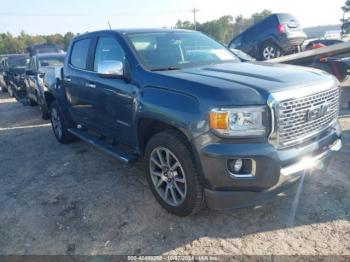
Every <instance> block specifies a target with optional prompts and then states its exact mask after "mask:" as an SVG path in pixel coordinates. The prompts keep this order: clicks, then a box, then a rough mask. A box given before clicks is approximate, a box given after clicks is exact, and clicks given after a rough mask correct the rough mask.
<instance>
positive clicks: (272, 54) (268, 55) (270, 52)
mask: <svg viewBox="0 0 350 262" xmlns="http://www.w3.org/2000/svg"><path fill="white" fill-rule="evenodd" d="M280 55H281V49H280V48H279V47H278V46H276V45H275V44H272V43H266V44H264V45H263V46H262V48H261V51H260V57H261V59H262V60H269V59H273V58H276V57H279V56H280Z"/></svg>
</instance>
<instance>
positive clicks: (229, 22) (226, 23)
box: [175, 0, 350, 44]
mask: <svg viewBox="0 0 350 262" xmlns="http://www.w3.org/2000/svg"><path fill="white" fill-rule="evenodd" d="M349 1H350V0H349ZM271 14H272V12H271V11H270V10H267V9H265V10H263V11H261V12H257V13H254V14H253V15H252V16H251V17H249V18H245V17H243V16H242V15H238V16H236V17H233V16H231V15H225V16H222V17H220V18H219V19H215V20H211V21H208V22H205V23H198V22H197V23H196V28H197V30H198V31H200V32H203V33H205V34H207V35H209V36H211V37H212V38H214V39H216V40H217V41H219V42H221V43H223V44H228V43H229V42H230V40H231V39H232V38H233V37H234V36H236V35H238V34H239V33H241V32H243V31H244V30H246V29H247V28H248V27H250V26H251V25H253V24H255V23H257V22H259V21H261V20H262V19H264V18H265V17H267V16H269V15H271ZM175 27H176V28H182V29H194V28H195V26H194V23H192V22H190V21H181V20H178V21H177V23H176V25H175Z"/></svg>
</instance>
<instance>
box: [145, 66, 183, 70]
mask: <svg viewBox="0 0 350 262" xmlns="http://www.w3.org/2000/svg"><path fill="white" fill-rule="evenodd" d="M180 69H181V68H180V67H173V66H169V67H161V68H155V69H152V70H151V71H170V70H180Z"/></svg>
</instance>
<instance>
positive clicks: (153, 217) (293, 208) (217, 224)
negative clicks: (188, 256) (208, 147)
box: [0, 104, 350, 254]
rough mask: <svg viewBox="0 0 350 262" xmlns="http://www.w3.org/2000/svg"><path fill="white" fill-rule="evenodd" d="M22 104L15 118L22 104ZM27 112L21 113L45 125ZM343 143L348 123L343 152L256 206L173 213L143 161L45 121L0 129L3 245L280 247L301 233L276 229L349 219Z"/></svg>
mask: <svg viewBox="0 0 350 262" xmlns="http://www.w3.org/2000/svg"><path fill="white" fill-rule="evenodd" d="M0 106H1V107H2V106H4V105H3V104H1V105H0ZM11 106H12V105H11ZM4 107H6V106H4ZM22 108H23V109H22ZM22 108H19V109H18V110H15V111H14V112H13V117H19V116H20V115H21V114H22V113H23V112H24V111H25V110H27V109H28V108H24V107H22ZM22 110H23V111H22ZM0 112H1V111H0ZM33 112H34V111H33ZM33 112H32V114H31V115H26V118H25V119H21V118H17V119H21V120H20V121H22V122H25V123H26V124H28V123H34V124H36V125H40V124H42V123H47V122H44V121H42V122H40V121H39V122H37V121H38V120H37V118H38V117H39V116H38V115H37V114H34V113H33ZM1 117H2V115H1V116H0V123H1V125H2V119H3V118H1ZM19 124H20V123H18V121H17V122H16V125H19ZM1 125H0V126H1ZM349 145H350V132H349V131H348V130H346V131H345V132H344V147H343V149H342V151H341V153H340V154H338V155H337V156H336V157H335V158H334V159H333V160H332V161H331V162H330V164H329V166H327V168H326V169H325V171H313V172H311V173H307V174H306V175H305V178H304V180H303V184H302V185H301V184H300V182H299V183H297V184H296V185H295V186H293V187H292V188H290V189H289V190H287V191H285V192H284V193H282V194H280V195H278V196H277V197H276V198H273V199H270V200H268V201H266V202H264V204H262V205H259V206H254V207H247V208H241V209H236V210H230V211H214V210H209V209H205V210H203V211H202V212H201V213H199V214H198V215H196V216H192V217H185V218H179V217H176V216H173V215H171V214H169V213H167V212H166V211H165V210H163V209H162V208H161V207H160V206H159V205H158V203H157V202H156V201H155V199H154V197H153V195H152V193H151V191H150V189H149V187H148V185H147V182H146V178H145V172H144V170H143V166H142V163H141V161H140V162H137V163H135V164H133V165H130V166H126V165H124V164H121V163H120V162H118V161H117V160H115V159H114V158H112V157H110V156H108V155H105V154H104V153H101V152H100V151H98V150H97V149H95V148H93V147H92V146H90V145H88V144H86V143H84V142H76V143H73V144H70V145H60V144H58V143H57V142H56V140H55V138H54V136H53V134H52V131H51V128H50V127H49V126H39V127H37V128H27V129H9V130H2V131H0V163H1V173H2V175H1V176H0V221H1V222H0V253H1V254H6V253H8V254H38V253H39V254H161V253H165V252H171V251H173V250H178V249H179V248H181V249H182V252H185V253H190V252H191V250H193V248H194V247H197V248H198V247H202V248H201V249H200V250H202V253H201V254H206V253H207V252H208V253H213V252H215V250H216V253H225V252H226V251H225V249H227V250H229V252H235V250H236V253H239V252H240V250H241V249H242V248H244V246H245V247H246V245H247V243H243V242H244V241H243V239H245V238H249V237H251V236H252V235H254V234H259V233H264V234H263V235H262V236H260V237H261V242H262V243H263V242H266V241H272V242H271V243H274V244H276V245H277V244H278V241H285V240H286V239H285V238H288V237H292V238H293V234H297V233H295V232H294V231H291V232H289V233H288V234H282V233H281V230H282V231H283V230H284V229H294V230H296V229H297V228H299V227H302V226H311V227H313V229H312V230H317V225H322V224H324V223H328V222H335V221H343V220H345V221H349V219H350V205H349V203H350V191H349V190H348V189H349V187H350V178H349V176H348V173H349V171H348V170H349V169H350V163H349V159H350V157H349V156H350V147H349ZM328 227H329V226H328ZM320 230H333V229H322V228H321V229H320ZM294 237H295V238H296V237H297V236H294ZM307 237H309V238H312V236H307ZM318 237H320V236H318ZM323 237H326V236H323ZM221 240H230V241H229V242H225V243H223V242H221ZM276 241H277V242H276ZM213 250H214V251H213Z"/></svg>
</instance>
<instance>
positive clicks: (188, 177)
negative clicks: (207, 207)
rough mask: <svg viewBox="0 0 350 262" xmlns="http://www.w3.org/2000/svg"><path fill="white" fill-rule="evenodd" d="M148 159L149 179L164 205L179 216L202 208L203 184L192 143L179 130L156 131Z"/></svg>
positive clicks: (148, 150) (154, 193)
mask: <svg viewBox="0 0 350 262" xmlns="http://www.w3.org/2000/svg"><path fill="white" fill-rule="evenodd" d="M145 161H146V172H147V174H148V175H147V180H148V183H149V185H150V187H151V190H152V193H153V195H154V196H155V198H156V199H157V201H158V202H159V203H160V204H161V206H162V207H163V208H165V209H166V210H167V211H168V212H170V213H173V214H175V215H178V216H188V215H192V214H195V213H197V212H199V211H200V210H201V208H202V207H203V205H204V193H203V187H202V184H201V182H200V180H199V174H198V170H197V167H196V165H195V161H194V158H193V155H192V153H191V150H190V146H189V145H188V143H187V142H186V140H185V138H183V136H182V135H181V134H180V133H179V132H177V131H175V130H169V131H164V132H162V133H158V134H156V135H154V136H153V137H152V138H151V140H150V141H149V143H148V144H147V147H146V154H145Z"/></svg>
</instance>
